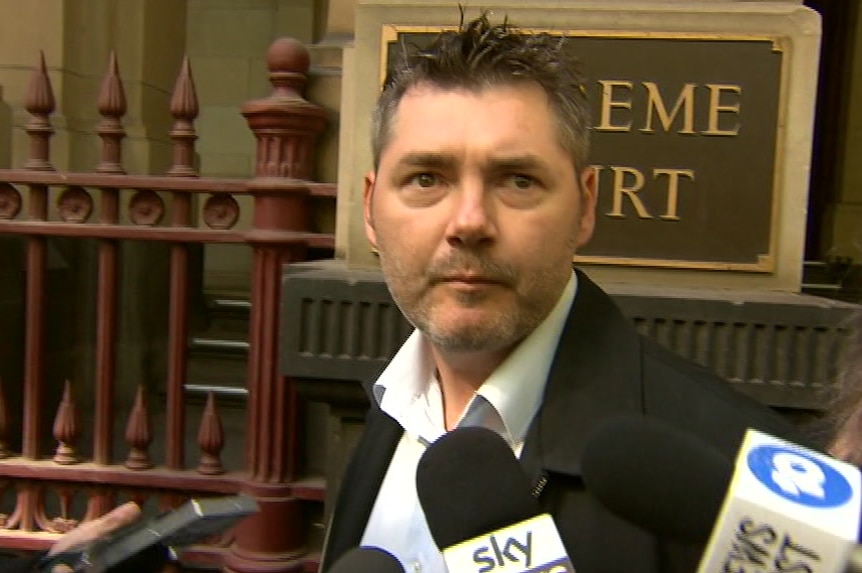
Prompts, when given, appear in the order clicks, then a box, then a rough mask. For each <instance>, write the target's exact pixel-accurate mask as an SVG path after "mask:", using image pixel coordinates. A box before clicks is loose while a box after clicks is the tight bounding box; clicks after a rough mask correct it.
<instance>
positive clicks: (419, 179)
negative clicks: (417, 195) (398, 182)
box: [409, 173, 440, 188]
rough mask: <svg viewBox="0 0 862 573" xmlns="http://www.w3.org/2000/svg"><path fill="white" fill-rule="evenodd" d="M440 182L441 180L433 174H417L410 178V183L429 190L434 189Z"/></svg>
mask: <svg viewBox="0 0 862 573" xmlns="http://www.w3.org/2000/svg"><path fill="white" fill-rule="evenodd" d="M439 182H440V178H439V177H437V176H436V175H434V174H433V173H416V174H415V175H413V176H412V177H410V178H409V183H410V184H411V185H415V186H416V187H422V188H428V187H434V186H435V185H437V184H438V183H439Z"/></svg>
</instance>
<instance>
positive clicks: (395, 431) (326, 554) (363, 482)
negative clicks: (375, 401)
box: [321, 406, 404, 571]
mask: <svg viewBox="0 0 862 573" xmlns="http://www.w3.org/2000/svg"><path fill="white" fill-rule="evenodd" d="M403 433H404V430H403V429H402V428H401V426H400V425H399V424H398V422H396V421H395V420H393V419H392V418H391V417H389V416H388V415H386V414H384V413H383V412H382V411H380V409H379V408H377V407H376V406H372V407H371V410H369V412H368V416H367V417H366V420H365V429H364V431H363V433H362V438H361V439H360V440H359V443H358V444H357V446H356V451H355V452H354V453H353V457H352V458H351V460H350V464H349V465H348V466H347V469H346V470H345V472H344V479H343V480H342V481H341V490H340V491H339V493H338V499H337V500H336V502H335V509H334V511H333V516H332V519H331V520H330V529H329V532H328V535H327V539H326V542H325V544H324V549H323V555H322V556H321V571H326V570H328V569H329V567H330V566H331V565H332V564H333V563H334V562H335V561H336V560H338V558H339V557H341V556H342V555H343V554H344V553H346V552H347V551H348V550H350V549H352V548H354V547H356V546H358V545H359V542H360V541H361V540H362V535H363V534H364V533H365V526H366V524H367V523H368V518H369V517H370V516H371V510H372V509H373V508H374V502H375V501H376V500H377V492H378V491H379V490H380V484H381V483H382V482H383V478H384V476H385V475H386V470H387V469H388V467H389V462H390V460H391V459H392V456H393V454H394V453H395V448H396V446H397V445H398V442H399V440H400V439H401V436H402V434H403Z"/></svg>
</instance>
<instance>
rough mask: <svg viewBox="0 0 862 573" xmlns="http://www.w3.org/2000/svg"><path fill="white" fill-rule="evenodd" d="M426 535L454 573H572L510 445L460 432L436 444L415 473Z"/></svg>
mask: <svg viewBox="0 0 862 573" xmlns="http://www.w3.org/2000/svg"><path fill="white" fill-rule="evenodd" d="M416 490H417V493H418V495H419V502H420V503H421V505H422V510H423V512H424V513H425V519H426V521H427V522H428V528H429V530H430V531H431V536H432V537H433V538H434V542H435V543H436V544H437V547H440V548H441V550H442V552H443V559H444V560H445V562H446V567H447V568H448V570H449V571H450V572H452V573H527V572H530V573H573V572H574V568H573V567H572V563H571V561H570V560H569V557H568V555H567V554H566V550H565V547H564V546H563V542H562V540H561V539H560V535H559V533H558V532H557V528H556V525H554V520H553V518H552V517H551V516H550V515H548V514H546V513H545V514H540V513H539V506H538V502H537V501H536V499H535V498H533V497H532V496H531V495H530V490H531V488H530V484H529V481H528V480H527V477H526V475H525V474H524V471H523V470H522V469H521V466H520V464H519V462H518V460H517V459H516V458H515V456H514V454H513V453H512V450H511V448H510V447H509V445H508V444H506V442H505V441H504V440H503V438H501V437H500V436H499V435H497V434H496V433H495V432H493V431H491V430H488V429H485V428H478V427H469V428H459V429H457V430H453V431H451V432H448V433H447V434H444V435H443V436H442V437H441V438H439V439H438V440H437V441H436V442H434V443H433V444H431V445H430V446H429V447H428V449H427V450H426V451H425V453H424V454H423V455H422V458H421V459H420V460H419V465H418V467H417V470H416Z"/></svg>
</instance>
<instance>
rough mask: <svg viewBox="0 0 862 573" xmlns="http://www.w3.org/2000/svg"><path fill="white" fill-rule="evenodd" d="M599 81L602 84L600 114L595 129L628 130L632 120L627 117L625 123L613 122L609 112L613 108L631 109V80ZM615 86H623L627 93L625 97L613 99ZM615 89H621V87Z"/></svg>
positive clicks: (611, 111)
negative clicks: (627, 119)
mask: <svg viewBox="0 0 862 573" xmlns="http://www.w3.org/2000/svg"><path fill="white" fill-rule="evenodd" d="M599 83H600V84H601V85H602V100H601V114H600V120H599V125H597V126H596V127H595V128H594V129H595V130H596V131H629V130H631V127H632V120H631V118H630V119H629V121H628V123H626V124H614V123H613V122H612V118H611V114H612V113H613V110H614V109H627V110H629V111H631V109H632V99H631V94H632V87H633V84H632V82H623V81H615V80H599ZM615 88H625V93H626V94H627V99H614V91H615ZM617 91H623V90H622V89H620V90H617Z"/></svg>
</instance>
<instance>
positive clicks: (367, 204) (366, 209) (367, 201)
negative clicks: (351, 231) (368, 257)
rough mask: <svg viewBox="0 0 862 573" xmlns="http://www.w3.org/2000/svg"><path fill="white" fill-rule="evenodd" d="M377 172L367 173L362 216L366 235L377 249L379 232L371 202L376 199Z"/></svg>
mask: <svg viewBox="0 0 862 573" xmlns="http://www.w3.org/2000/svg"><path fill="white" fill-rule="evenodd" d="M376 177H377V174H376V173H375V172H374V171H369V172H368V173H366V174H365V189H364V190H363V192H362V216H363V219H364V220H365V236H366V237H367V238H368V242H369V243H371V246H372V247H374V248H375V249H376V248H377V232H376V231H375V230H374V215H373V213H372V208H371V202H372V200H373V199H374V181H375V179H376Z"/></svg>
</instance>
